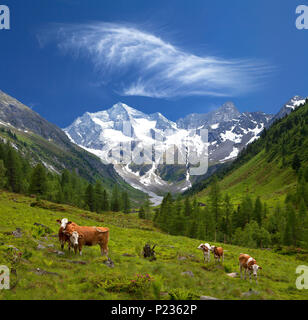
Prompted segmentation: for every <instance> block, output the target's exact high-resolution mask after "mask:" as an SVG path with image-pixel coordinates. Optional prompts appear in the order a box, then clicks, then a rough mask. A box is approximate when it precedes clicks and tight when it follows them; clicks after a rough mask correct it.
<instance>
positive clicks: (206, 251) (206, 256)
mask: <svg viewBox="0 0 308 320" xmlns="http://www.w3.org/2000/svg"><path fill="white" fill-rule="evenodd" d="M197 249H199V250H202V252H203V262H204V263H205V260H207V262H210V258H211V246H210V245H209V244H208V243H201V244H200V246H199V247H198V248H197Z"/></svg>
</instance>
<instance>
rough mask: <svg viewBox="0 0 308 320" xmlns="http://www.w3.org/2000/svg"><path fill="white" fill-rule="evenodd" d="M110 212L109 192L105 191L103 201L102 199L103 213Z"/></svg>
mask: <svg viewBox="0 0 308 320" xmlns="http://www.w3.org/2000/svg"><path fill="white" fill-rule="evenodd" d="M108 210H109V199H108V194H107V191H106V190H104V191H103V199H102V211H108Z"/></svg>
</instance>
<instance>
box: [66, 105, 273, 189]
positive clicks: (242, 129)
mask: <svg viewBox="0 0 308 320" xmlns="http://www.w3.org/2000/svg"><path fill="white" fill-rule="evenodd" d="M271 119H272V116H271V115H267V114H265V113H262V112H252V113H249V112H246V113H240V112H239V111H238V110H237V108H236V107H235V105H234V104H233V103H232V102H227V103H225V104H223V105H222V106H221V107H220V108H218V109H217V110H214V111H211V112H209V113H205V114H191V115H188V116H187V117H185V118H183V119H180V120H179V121H177V122H176V123H175V122H173V121H171V120H169V119H167V118H166V117H165V116H164V115H162V114H161V113H160V112H156V113H153V114H145V113H143V112H141V111H138V110H137V109H134V108H132V107H130V106H128V105H126V104H124V103H121V102H119V103H117V104H115V105H114V106H112V107H111V108H110V109H107V110H103V111H99V112H96V113H85V114H84V115H83V116H82V117H80V118H78V119H77V120H75V121H74V123H73V124H72V125H71V126H69V127H68V128H66V129H65V130H64V131H65V132H66V134H67V135H68V137H69V138H70V139H71V140H72V141H73V142H75V143H76V144H78V145H80V146H81V147H83V148H85V149H86V150H88V151H90V152H92V153H94V154H96V155H97V156H99V157H100V158H102V159H103V160H104V161H106V160H107V159H108V157H109V151H110V150H112V152H116V151H119V143H126V142H128V143H131V145H132V146H133V148H140V150H142V148H147V147H148V146H154V145H155V146H158V151H159V152H158V154H160V155H159V157H158V158H157V157H156V158H155V160H154V161H153V158H152V152H149V153H148V154H147V160H148V161H149V162H151V165H149V164H147V165H136V164H134V163H133V162H132V163H125V164H123V165H121V164H117V165H115V169H116V170H117V172H118V173H119V174H120V175H121V176H122V177H123V179H125V180H126V181H127V182H128V183H130V184H131V185H133V186H134V187H136V188H139V189H142V190H144V191H146V192H148V193H149V194H151V195H153V192H154V193H157V192H166V191H171V192H181V191H184V190H186V189H187V188H189V187H190V185H191V181H190V176H189V171H190V170H189V163H188V162H187V156H188V153H187V145H186V143H187V141H188V140H189V141H190V143H191V144H192V145H193V146H195V147H196V150H198V151H197V153H198V152H199V153H198V154H200V156H201V154H202V150H203V149H204V148H205V147H206V148H207V147H208V157H209V160H210V162H212V163H217V162H224V161H229V160H232V159H233V158H235V157H236V156H237V155H238V153H239V152H240V151H241V150H242V149H243V148H244V147H245V146H246V145H247V144H248V143H251V142H252V141H254V140H255V139H257V138H258V136H259V134H260V132H261V131H262V130H263V128H264V127H265V126H266V125H267V123H268V122H269V121H270V120H271ZM127 124H128V125H129V126H130V130H129V131H127V130H126V129H125V128H127ZM200 129H208V132H209V141H208V143H207V144H204V142H203V141H202V139H201V137H200V135H199V134H200ZM158 137H159V141H157V138H158ZM187 139H188V140H187ZM173 148H174V150H176V153H177V155H178V158H177V160H179V159H181V163H180V162H178V166H179V168H181V169H180V172H182V173H177V174H178V175H179V176H178V177H173V179H174V181H173V182H170V181H169V180H168V181H165V180H164V178H163V177H168V176H169V173H168V172H169V170H171V171H172V170H173V169H172V166H166V165H165V162H164V160H163V159H164V154H165V152H166V151H167V150H172V149H173ZM108 150H109V151H108ZM155 156H156V151H155ZM185 159H186V160H185ZM200 159H201V158H200ZM175 160H176V159H175ZM175 163H176V161H175Z"/></svg>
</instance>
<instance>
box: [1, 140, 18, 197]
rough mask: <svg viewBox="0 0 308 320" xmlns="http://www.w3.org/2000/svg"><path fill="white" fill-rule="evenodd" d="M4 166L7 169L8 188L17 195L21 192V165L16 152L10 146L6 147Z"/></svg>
mask: <svg viewBox="0 0 308 320" xmlns="http://www.w3.org/2000/svg"><path fill="white" fill-rule="evenodd" d="M5 166H6V168H7V183H8V187H9V188H10V189H11V190H12V191H13V192H16V193H19V192H20V191H21V163H20V159H19V157H18V154H17V152H16V151H15V150H13V148H11V147H10V146H8V153H7V160H6V164H5Z"/></svg>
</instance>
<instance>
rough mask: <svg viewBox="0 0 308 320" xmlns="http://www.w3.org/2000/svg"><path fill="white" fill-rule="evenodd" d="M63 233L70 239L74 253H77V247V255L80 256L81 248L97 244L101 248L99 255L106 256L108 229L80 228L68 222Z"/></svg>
mask: <svg viewBox="0 0 308 320" xmlns="http://www.w3.org/2000/svg"><path fill="white" fill-rule="evenodd" d="M64 232H65V233H66V234H67V235H68V236H69V237H70V241H71V243H72V244H73V246H74V249H75V253H76V252H77V247H78V249H79V254H80V255H82V247H83V246H94V245H96V244H98V245H99V246H100V248H101V254H102V255H106V256H108V241H109V228H102V227H81V226H78V225H77V224H76V223H73V222H71V221H69V222H68V223H67V224H66V228H65V231H64Z"/></svg>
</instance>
